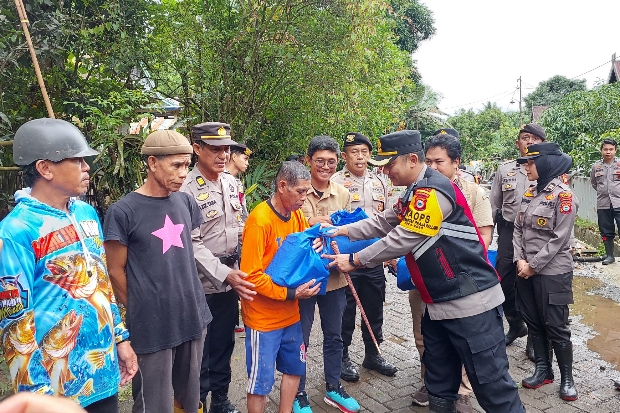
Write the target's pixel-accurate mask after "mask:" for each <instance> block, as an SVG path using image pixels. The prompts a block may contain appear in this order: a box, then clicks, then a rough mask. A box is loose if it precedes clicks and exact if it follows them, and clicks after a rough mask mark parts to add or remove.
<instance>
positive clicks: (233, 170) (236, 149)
mask: <svg viewBox="0 0 620 413" xmlns="http://www.w3.org/2000/svg"><path fill="white" fill-rule="evenodd" d="M250 155H252V151H251V150H250V148H248V147H247V146H246V145H244V144H242V143H237V144H236V145H231V146H230V160H229V161H228V163H227V164H226V173H228V174H230V175H232V176H234V177H235V181H237V188H238V190H239V202H241V207H242V211H243V212H242V213H241V218H242V220H243V222H244V223H245V220H246V219H247V218H248V214H249V213H248V205H247V200H246V199H245V190H244V188H243V182H241V179H239V172H245V171H247V170H248V166H249V165H250Z"/></svg>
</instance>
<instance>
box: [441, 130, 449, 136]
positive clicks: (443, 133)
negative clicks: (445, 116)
mask: <svg viewBox="0 0 620 413" xmlns="http://www.w3.org/2000/svg"><path fill="white" fill-rule="evenodd" d="M439 134H440V135H447V134H448V132H446V130H445V129H442V130H440V131H439Z"/></svg>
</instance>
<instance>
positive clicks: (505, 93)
mask: <svg viewBox="0 0 620 413" xmlns="http://www.w3.org/2000/svg"><path fill="white" fill-rule="evenodd" d="M608 63H609V61H606V62H605V63H603V64H600V65H598V66H596V67H595V68H594V69H590V70H588V71H587V72H583V73H581V74H579V75H577V76H574V77H571V78H570V79H569V80H573V79H576V78H578V77H580V76H583V75H586V74H588V73H590V72H592V71H594V70H596V69H599V68H601V67H603V66H605V65H606V64H608ZM522 82H523V83H525V84H526V85H528V86H530V87H529V88H524V89H530V88H531V89H536V88H535V87H534V86H532V85H530V84H529V83H527V82H525V81H523V80H522ZM518 89H519V87H518V86H517V88H516V89H515V90H514V91H513V90H508V91H504V92H501V93H498V94H496V95H493V96H489V97H488V98H484V99H480V100H476V101H475V102H469V103H464V104H462V105H456V106H450V107H448V108H444V109H443V110H448V109H454V108H462V107H464V106H467V105H473V104H474V103H480V102H484V101H488V100H489V99H492V98H494V97H497V96H500V95H501V97H499V98H497V99H496V100H499V99H502V98H504V97H505V96H507V95H509V94H510V93H512V95H513V96H514V93H515V92H516V91H517V90H518Z"/></svg>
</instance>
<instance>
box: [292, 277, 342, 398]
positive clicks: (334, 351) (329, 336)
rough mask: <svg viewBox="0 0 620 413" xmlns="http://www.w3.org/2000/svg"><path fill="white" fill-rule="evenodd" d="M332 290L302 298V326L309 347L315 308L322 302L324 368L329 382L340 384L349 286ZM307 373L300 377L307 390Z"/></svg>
mask: <svg viewBox="0 0 620 413" xmlns="http://www.w3.org/2000/svg"><path fill="white" fill-rule="evenodd" d="M347 288H349V287H343V288H339V289H337V290H332V291H328V292H327V293H325V295H315V296H314V297H310V298H306V299H305V300H299V315H300V318H301V329H302V332H303V335H304V343H306V351H308V347H309V345H310V331H311V330H312V324H313V323H314V310H315V307H316V306H317V305H318V307H319V316H320V318H321V330H323V371H324V373H325V382H326V383H328V384H330V385H332V386H337V385H338V383H340V367H341V366H342V336H341V332H342V313H343V312H344V307H345V305H346V302H347V300H346V297H345V289H347ZM305 387H306V375H305V374H304V375H303V376H301V379H300V380H299V391H303V390H305Z"/></svg>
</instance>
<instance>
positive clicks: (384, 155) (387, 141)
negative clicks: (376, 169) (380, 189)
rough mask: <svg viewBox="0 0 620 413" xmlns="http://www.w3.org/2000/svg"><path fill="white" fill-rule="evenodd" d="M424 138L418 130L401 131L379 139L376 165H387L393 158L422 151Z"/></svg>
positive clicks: (375, 158) (375, 159)
mask: <svg viewBox="0 0 620 413" xmlns="http://www.w3.org/2000/svg"><path fill="white" fill-rule="evenodd" d="M422 150H423V148H422V136H421V135H420V132H419V131H417V130H401V131H398V132H393V133H389V134H387V135H383V136H382V137H380V138H379V142H378V143H377V156H375V157H374V158H373V160H374V161H375V162H374V164H376V165H387V164H388V163H389V162H390V161H391V160H392V158H393V157H395V156H398V155H406V154H408V153H413V152H420V151H422Z"/></svg>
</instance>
